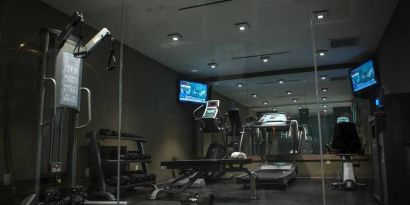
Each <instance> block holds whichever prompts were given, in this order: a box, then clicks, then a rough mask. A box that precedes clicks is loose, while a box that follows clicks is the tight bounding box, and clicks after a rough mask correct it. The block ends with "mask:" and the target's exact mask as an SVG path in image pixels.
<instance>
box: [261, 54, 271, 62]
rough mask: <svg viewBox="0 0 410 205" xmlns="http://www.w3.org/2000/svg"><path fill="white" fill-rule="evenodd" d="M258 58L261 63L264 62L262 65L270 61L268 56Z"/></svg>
mask: <svg viewBox="0 0 410 205" xmlns="http://www.w3.org/2000/svg"><path fill="white" fill-rule="evenodd" d="M259 58H260V59H261V60H262V62H264V63H267V62H268V61H269V59H270V57H269V56H260V57H259Z"/></svg>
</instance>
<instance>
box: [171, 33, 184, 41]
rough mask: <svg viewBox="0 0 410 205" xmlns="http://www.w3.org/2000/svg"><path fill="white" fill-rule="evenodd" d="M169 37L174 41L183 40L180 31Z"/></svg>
mask: <svg viewBox="0 0 410 205" xmlns="http://www.w3.org/2000/svg"><path fill="white" fill-rule="evenodd" d="M168 38H170V39H171V40H172V41H179V40H182V35H181V34H179V33H172V34H169V35H168Z"/></svg>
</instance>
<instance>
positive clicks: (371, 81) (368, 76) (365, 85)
mask: <svg viewBox="0 0 410 205" xmlns="http://www.w3.org/2000/svg"><path fill="white" fill-rule="evenodd" d="M349 78H350V83H351V86H352V91H353V93H354V94H358V93H362V92H365V91H367V90H369V89H370V88H374V87H377V85H378V84H379V80H378V78H377V75H376V69H375V65H374V62H373V60H368V61H366V62H364V63H363V64H361V65H359V66H357V67H355V68H352V69H350V71H349Z"/></svg>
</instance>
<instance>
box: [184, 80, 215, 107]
mask: <svg viewBox="0 0 410 205" xmlns="http://www.w3.org/2000/svg"><path fill="white" fill-rule="evenodd" d="M178 90H179V94H178V100H179V101H180V102H191V103H206V101H207V100H208V94H209V93H208V92H209V86H208V85H207V84H204V83H198V82H192V81H186V80H180V81H179V84H178Z"/></svg>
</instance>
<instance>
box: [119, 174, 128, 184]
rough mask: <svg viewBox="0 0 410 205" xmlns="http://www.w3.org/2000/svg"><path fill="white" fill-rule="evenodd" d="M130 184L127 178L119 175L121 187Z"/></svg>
mask: <svg viewBox="0 0 410 205" xmlns="http://www.w3.org/2000/svg"><path fill="white" fill-rule="evenodd" d="M129 183H130V178H129V177H128V176H125V175H121V176H120V184H121V186H122V185H127V184H129Z"/></svg>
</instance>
